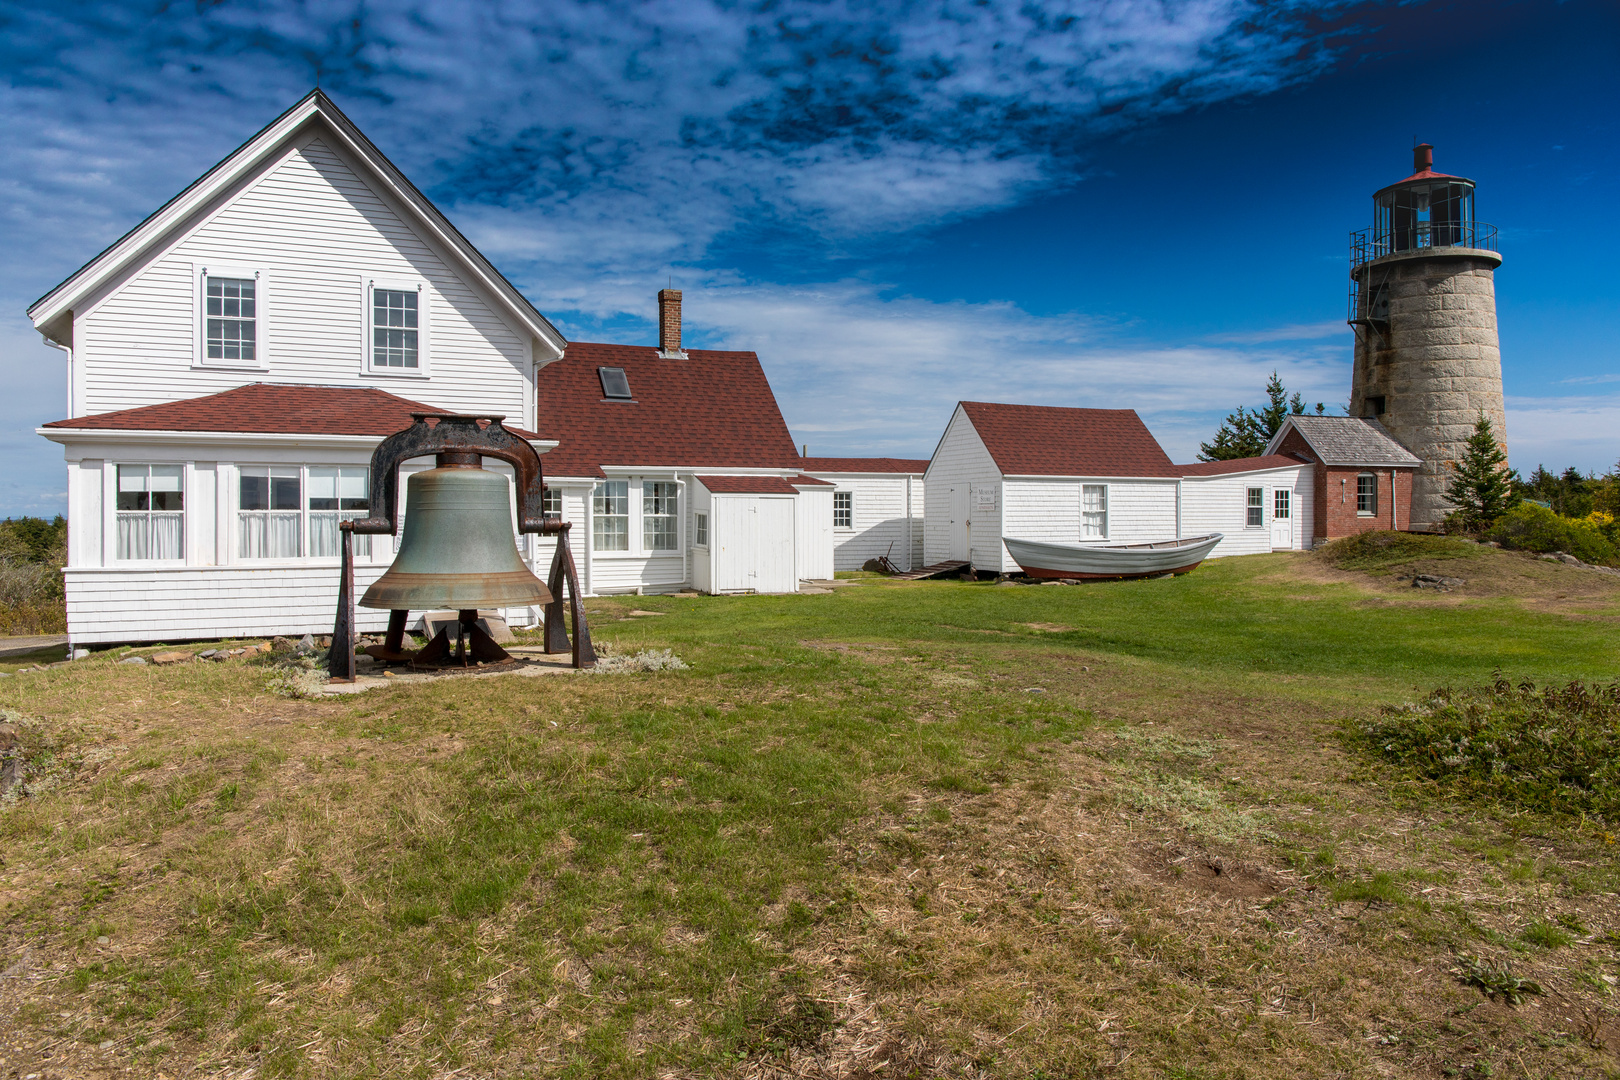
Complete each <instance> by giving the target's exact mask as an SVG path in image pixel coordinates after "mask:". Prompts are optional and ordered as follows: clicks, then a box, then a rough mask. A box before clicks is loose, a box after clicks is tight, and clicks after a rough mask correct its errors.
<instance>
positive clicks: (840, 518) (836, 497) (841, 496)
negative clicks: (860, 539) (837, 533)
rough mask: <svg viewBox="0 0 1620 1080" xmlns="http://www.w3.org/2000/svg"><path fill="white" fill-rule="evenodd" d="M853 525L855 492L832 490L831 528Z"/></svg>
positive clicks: (850, 526) (848, 527)
mask: <svg viewBox="0 0 1620 1080" xmlns="http://www.w3.org/2000/svg"><path fill="white" fill-rule="evenodd" d="M854 527H855V493H854V492H852V491H835V492H833V528H835V529H853V528H854Z"/></svg>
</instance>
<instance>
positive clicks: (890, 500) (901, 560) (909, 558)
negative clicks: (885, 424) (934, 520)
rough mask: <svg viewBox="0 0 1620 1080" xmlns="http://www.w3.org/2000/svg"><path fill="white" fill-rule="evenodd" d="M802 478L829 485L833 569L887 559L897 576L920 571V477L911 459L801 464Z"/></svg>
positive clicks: (921, 466) (918, 463)
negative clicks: (913, 570)
mask: <svg viewBox="0 0 1620 1080" xmlns="http://www.w3.org/2000/svg"><path fill="white" fill-rule="evenodd" d="M799 465H800V467H801V468H803V470H804V471H805V473H806V474H807V475H809V476H813V477H815V478H816V479H818V480H822V481H825V482H826V483H829V484H831V485H832V539H833V567H834V569H837V570H859V569H860V568H861V567H862V566H863V565H865V563H866V561H867V560H868V559H876V558H887V559H888V560H889V561H890V562H892V563H894V565H895V566H897V567H899V568H900V569H901V570H911V569H914V568H915V567H918V566H921V565H923V562H922V557H923V474H924V473H926V472H927V471H928V462H927V461H923V460H914V459H910V458H831V457H816V458H810V457H807V458H801V459H800V461H799Z"/></svg>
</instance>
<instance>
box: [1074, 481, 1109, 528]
mask: <svg viewBox="0 0 1620 1080" xmlns="http://www.w3.org/2000/svg"><path fill="white" fill-rule="evenodd" d="M1080 539H1082V540H1106V539H1108V485H1107V484H1081V485H1080Z"/></svg>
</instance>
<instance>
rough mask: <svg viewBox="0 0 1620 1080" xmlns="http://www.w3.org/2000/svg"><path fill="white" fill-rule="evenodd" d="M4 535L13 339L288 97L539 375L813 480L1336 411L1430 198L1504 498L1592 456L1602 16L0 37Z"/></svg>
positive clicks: (1171, 8) (1113, 12) (723, 8)
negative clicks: (723, 436) (796, 445)
mask: <svg viewBox="0 0 1620 1080" xmlns="http://www.w3.org/2000/svg"><path fill="white" fill-rule="evenodd" d="M0 57H3V65H4V72H5V79H4V81H3V84H0V95H3V101H0V149H3V151H4V152H3V154H0V250H3V251H4V253H5V254H4V257H3V260H0V365H3V368H0V370H3V371H4V372H5V378H6V385H7V387H8V393H7V394H6V395H5V399H4V401H3V402H0V418H3V421H4V423H3V424H0V452H3V453H4V455H5V460H6V462H7V468H6V470H5V474H4V477H3V479H0V515H5V514H18V513H54V512H58V511H60V510H62V509H63V508H64V505H65V500H64V497H63V487H64V485H65V472H64V469H63V467H62V464H61V457H60V450H59V448H57V447H56V446H55V445H54V444H50V443H47V442H45V440H43V439H41V438H39V437H38V436H36V435H34V434H33V428H34V427H35V426H37V425H38V424H40V423H42V422H44V421H47V420H53V419H59V418H60V417H61V414H62V410H63V408H64V396H65V390H64V385H63V370H62V360H61V356H60V354H59V353H56V352H54V351H52V350H50V349H47V348H45V347H44V346H42V345H41V344H40V343H39V339H38V335H37V334H35V333H34V331H33V330H32V328H31V327H30V325H29V323H28V321H27V318H26V316H25V314H24V309H25V308H26V307H27V305H28V304H29V303H30V302H31V301H32V300H33V299H35V298H36V297H38V296H39V295H41V294H42V293H44V292H45V291H47V290H48V289H49V288H50V287H51V286H53V285H55V284H56V283H57V282H58V281H60V280H61V279H62V278H64V277H65V276H66V275H67V274H69V273H71V272H72V271H73V270H74V269H75V268H76V267H78V266H79V265H80V264H81V263H82V262H83V261H84V260H85V259H87V258H89V257H90V256H91V255H93V254H95V253H96V252H97V251H99V250H100V249H101V248H102V247H103V246H104V245H105V244H106V243H108V242H109V241H111V240H112V239H114V238H116V237H117V236H118V235H120V234H121V233H122V232H124V231H125V230H126V229H128V228H129V227H130V226H131V225H133V224H134V223H136V222H137V221H139V220H140V219H141V218H142V217H144V216H145V215H146V214H148V213H150V212H151V211H152V210H154V209H155V208H156V207H157V206H159V205H160V204H161V203H162V202H163V201H164V200H166V199H167V198H169V197H170V196H171V195H173V194H174V193H175V192H176V191H178V190H180V189H181V188H182V187H184V186H185V185H186V184H188V183H189V182H190V181H191V180H193V179H194V178H196V177H197V176H198V175H200V174H201V173H202V172H203V171H204V170H206V169H207V168H208V167H209V166H210V165H212V164H213V163H214V162H215V161H217V160H218V159H219V158H221V157H223V156H225V155H226V154H228V153H229V152H230V151H231V150H232V149H234V148H235V147H236V146H237V145H238V144H240V143H241V142H242V141H243V140H245V139H246V138H247V137H248V136H250V135H251V134H253V133H254V132H255V131H257V130H258V129H259V128H260V127H261V126H262V125H263V124H264V123H266V122H267V121H268V120H269V119H271V118H272V117H273V116H275V115H276V114H277V113H279V112H280V111H281V110H282V109H284V108H285V107H286V106H288V105H289V104H291V103H292V102H293V101H295V100H296V99H297V98H299V97H300V96H302V95H303V94H304V93H305V92H306V91H307V90H308V89H309V86H310V85H311V83H312V82H313V81H314V79H315V77H316V73H317V71H318V72H319V78H320V83H321V85H322V87H323V88H325V89H326V90H327V91H328V92H329V93H330V94H331V95H332V96H333V98H334V99H335V100H336V101H337V102H338V104H339V105H340V106H341V107H342V108H343V109H344V110H345V111H346V112H348V114H349V115H350V116H351V117H352V118H353V119H354V120H355V121H356V122H357V123H358V124H359V125H360V126H361V127H362V129H363V130H365V131H366V132H367V134H368V135H370V137H371V138H372V140H373V141H374V142H375V143H377V145H378V146H379V147H381V148H382V149H383V151H384V152H385V153H387V154H388V155H389V156H390V157H391V158H392V159H393V160H394V161H395V163H396V164H398V165H399V166H400V167H401V168H403V169H404V170H405V172H406V173H407V174H408V175H410V176H411V177H412V179H413V180H415V181H416V183H417V184H418V186H420V187H421V188H423V189H424V190H425V191H427V192H428V193H429V194H430V195H431V196H432V197H433V198H434V199H435V201H437V202H438V204H439V205H440V207H441V208H442V209H444V210H445V212H446V213H448V214H449V215H450V217H451V218H452V220H454V221H455V222H456V223H457V224H458V225H459V226H460V227H461V228H462V229H463V231H464V232H466V233H467V234H468V235H469V236H470V237H471V238H472V239H473V240H474V242H475V243H477V244H478V245H479V246H480V247H481V248H482V249H483V251H484V252H485V254H487V255H488V256H489V257H490V258H491V259H492V260H493V261H494V262H495V263H496V265H497V266H499V267H500V268H501V269H502V270H503V271H504V272H505V273H506V274H507V276H508V277H509V278H511V279H512V280H513V281H514V282H515V283H517V285H518V286H519V287H520V288H522V289H523V290H524V292H525V293H526V294H527V295H528V296H529V297H530V299H532V300H533V301H534V302H535V304H536V305H537V306H538V307H539V308H540V309H541V310H542V311H544V312H545V313H546V314H547V315H548V316H549V317H551V319H552V320H553V321H554V322H556V323H557V324H558V325H559V327H561V329H562V330H563V332H564V333H565V334H567V335H568V336H569V337H571V338H573V339H575V340H610V341H626V342H644V343H650V342H651V341H652V340H653V334H654V331H653V320H652V316H653V314H654V309H655V303H654V292H655V290H656V289H657V288H658V287H659V286H662V285H663V284H664V283H665V282H666V281H669V280H673V281H674V283H675V284H676V285H677V286H679V287H681V288H682V289H684V290H685V293H686V297H685V308H686V321H687V342H688V344H690V345H697V346H712V347H725V348H746V349H755V350H757V351H758V352H759V354H760V356H761V359H762V360H763V361H764V363H765V366H766V370H767V372H768V373H769V375H770V377H771V381H772V384H773V386H774V387H775V388H776V391H777V396H778V399H779V400H780V402H781V404H782V408H783V412H784V414H785V415H786V416H787V419H788V424H789V426H790V428H791V429H792V431H793V434H794V437H795V439H796V441H798V442H800V443H808V444H809V446H810V451H811V453H812V454H818V455H824V454H825V455H831V454H845V453H847V454H863V453H871V454H894V455H906V456H917V457H925V456H927V455H928V454H929V453H930V452H931V450H932V448H933V444H934V441H935V440H936V439H937V437H938V434H939V432H940V430H941V428H942V427H943V425H944V422H945V420H946V419H947V418H948V416H949V411H950V408H951V405H952V404H953V403H954V402H955V401H956V400H957V399H959V398H975V399H984V400H997V401H1022V402H1035V403H1045V404H1065V405H1095V406H1108V407H1132V408H1136V409H1138V410H1139V411H1140V412H1141V413H1142V414H1143V416H1144V417H1145V418H1146V419H1147V421H1148V423H1149V425H1150V426H1151V427H1152V429H1153V431H1154V433H1155V434H1156V435H1157V436H1158V437H1159V439H1160V441H1161V442H1163V443H1164V444H1165V446H1166V448H1167V449H1168V450H1169V451H1170V453H1171V455H1172V456H1173V457H1175V459H1176V460H1178V461H1189V460H1192V458H1193V456H1194V454H1195V453H1196V451H1197V445H1198V442H1199V441H1200V440H1201V439H1204V438H1208V437H1209V435H1210V434H1211V433H1212V432H1213V430H1214V428H1215V426H1216V425H1217V424H1218V423H1219V421H1220V418H1221V416H1222V415H1224V414H1225V413H1226V412H1227V411H1229V410H1230V409H1231V408H1232V407H1233V406H1235V405H1237V404H1239V403H1249V402H1253V401H1254V400H1255V399H1257V398H1258V397H1259V396H1260V394H1261V388H1262V386H1263V385H1264V383H1265V379H1266V376H1267V374H1268V373H1269V372H1270V371H1272V370H1273V369H1276V370H1278V371H1280V372H1281V373H1282V375H1283V378H1284V380H1285V382H1287V384H1288V385H1289V386H1290V388H1297V389H1299V390H1301V391H1302V392H1304V394H1305V395H1306V397H1307V398H1309V399H1310V400H1311V401H1317V400H1321V401H1325V402H1327V403H1328V404H1329V405H1334V404H1337V403H1341V402H1343V401H1344V400H1345V399H1346V398H1347V397H1348V383H1349V369H1350V354H1351V345H1352V337H1351V332H1350V330H1349V328H1348V327H1347V326H1345V325H1344V323H1343V318H1344V306H1345V288H1346V270H1347V263H1346V235H1347V233H1348V232H1349V231H1350V230H1351V229H1356V228H1362V227H1364V226H1365V225H1366V224H1367V223H1368V219H1369V217H1370V198H1369V197H1370V195H1371V193H1372V192H1373V190H1374V189H1376V188H1378V187H1380V186H1382V185H1383V184H1386V183H1389V182H1390V181H1393V180H1396V179H1399V178H1401V177H1402V176H1404V175H1406V173H1407V172H1409V171H1410V163H1411V155H1410V148H1411V145H1412V142H1413V138H1414V136H1416V137H1418V138H1420V139H1422V140H1424V141H1428V142H1432V143H1434V144H1435V146H1436V167H1437V168H1439V169H1441V170H1443V171H1446V172H1453V173H1460V174H1462V175H1466V176H1469V177H1472V178H1473V179H1475V180H1476V181H1478V183H1479V196H1478V213H1479V216H1480V218H1481V219H1482V220H1485V221H1489V222H1493V223H1495V224H1496V225H1498V226H1499V227H1500V229H1501V248H1502V252H1503V255H1504V258H1505V262H1504V265H1503V266H1502V268H1501V269H1500V270H1499V271H1498V273H1497V295H1498V311H1499V316H1500V323H1501V339H1502V350H1503V361H1504V379H1505V384H1506V390H1507V396H1508V433H1507V434H1508V441H1509V448H1510V452H1511V454H1512V458H1513V463H1514V464H1515V465H1516V466H1518V467H1519V468H1521V469H1523V470H1526V471H1528V470H1529V469H1531V468H1533V467H1534V466H1535V465H1536V464H1538V463H1545V464H1547V465H1548V466H1549V467H1554V468H1562V467H1564V466H1565V465H1570V464H1574V465H1576V466H1578V467H1580V468H1583V469H1599V470H1601V469H1604V468H1606V467H1608V466H1610V465H1612V464H1613V463H1614V462H1615V460H1616V459H1617V458H1620V434H1617V433H1620V346H1617V344H1616V341H1617V338H1620V334H1617V331H1620V288H1617V285H1620V276H1617V274H1616V271H1615V269H1614V266H1613V256H1612V254H1610V251H1611V248H1612V245H1610V244H1609V243H1608V240H1607V236H1606V231H1607V229H1608V227H1609V218H1608V214H1607V211H1608V209H1609V208H1610V207H1611V206H1612V205H1613V204H1614V203H1615V201H1616V199H1615V196H1616V179H1615V178H1616V175H1617V170H1620V149H1617V148H1620V138H1617V136H1620V131H1617V127H1620V121H1617V120H1616V119H1615V114H1614V109H1613V105H1614V102H1615V99H1616V85H1615V84H1616V76H1615V72H1616V71H1620V9H1617V8H1616V6H1615V5H1614V4H1612V3H1610V2H1608V0H1568V2H1566V3H1554V2H1509V0H1469V2H1466V3H1459V2H1447V0H1431V2H1429V3H1408V4H1391V3H1372V4H1366V3H1332V2H1329V3H1304V2H1289V0H1268V2H1265V3H1257V2H1251V0H1074V2H1070V3H1046V4H1037V3H1001V2H996V0H935V2H933V3H860V2H855V0H821V2H793V0H786V2H776V0H760V2H756V3H752V4H745V3H736V2H704V0H680V2H668V3H662V2H651V3H640V4H630V3H617V2H611V0H608V2H588V3H587V2H578V3H571V2H563V0H554V2H551V3H483V4H448V3H445V4H379V3H352V2H322V0H316V2H305V3H298V4H270V3H238V2H232V0H224V2H221V3H216V4H178V3H148V4H97V3H93V2H91V3H81V4H76V5H72V6H68V5H61V4H49V5H46V4H15V3H6V2H0Z"/></svg>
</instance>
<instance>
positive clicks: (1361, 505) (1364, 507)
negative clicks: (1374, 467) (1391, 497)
mask: <svg viewBox="0 0 1620 1080" xmlns="http://www.w3.org/2000/svg"><path fill="white" fill-rule="evenodd" d="M1377 513H1378V477H1376V476H1374V475H1373V474H1372V473H1370V472H1364V473H1362V474H1361V475H1360V476H1358V477H1356V516H1357V517H1372V516H1374V515H1375V514H1377Z"/></svg>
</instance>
